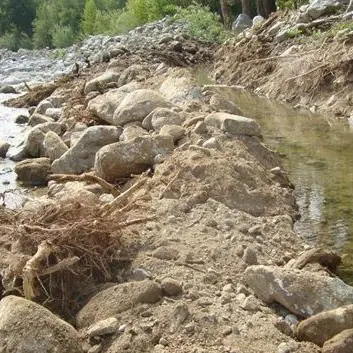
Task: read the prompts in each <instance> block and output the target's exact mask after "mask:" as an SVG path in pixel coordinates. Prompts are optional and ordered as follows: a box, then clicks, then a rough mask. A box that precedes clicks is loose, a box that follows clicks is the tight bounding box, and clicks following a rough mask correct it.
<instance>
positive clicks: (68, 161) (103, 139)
mask: <svg viewBox="0 0 353 353" xmlns="http://www.w3.org/2000/svg"><path fill="white" fill-rule="evenodd" d="M120 135H121V129H119V128H116V127H114V126H91V127H89V128H88V129H86V130H85V131H84V133H83V134H82V136H81V137H80V139H79V140H78V141H77V142H76V143H75V144H74V146H73V147H71V148H70V149H69V150H68V151H67V152H66V153H64V154H63V155H62V156H61V157H60V158H59V159H57V160H55V161H54V162H53V166H52V170H53V173H56V174H81V173H83V172H85V171H88V170H89V169H91V168H92V167H93V166H94V160H95V156H96V153H97V151H98V150H99V149H100V148H102V147H103V146H105V145H110V144H112V143H114V142H117V141H119V137H120Z"/></svg>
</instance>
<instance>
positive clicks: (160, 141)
mask: <svg viewBox="0 0 353 353" xmlns="http://www.w3.org/2000/svg"><path fill="white" fill-rule="evenodd" d="M173 147H174V145H173V140H172V138H171V137H166V136H155V137H152V136H141V137H137V138H135V139H133V140H131V141H127V142H119V143H114V144H112V145H109V146H105V147H103V148H101V149H100V150H99V151H98V153H97V155H96V160H95V163H94V169H95V171H96V172H97V174H98V175H99V176H101V177H102V178H103V179H105V180H108V181H115V180H116V179H118V178H126V177H130V176H131V174H140V173H142V172H144V171H145V170H147V169H148V168H149V167H151V166H152V165H153V161H154V158H155V157H156V156H157V155H158V154H160V155H166V154H168V153H170V152H171V151H172V150H173Z"/></svg>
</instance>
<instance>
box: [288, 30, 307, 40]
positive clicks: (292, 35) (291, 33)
mask: <svg viewBox="0 0 353 353" xmlns="http://www.w3.org/2000/svg"><path fill="white" fill-rule="evenodd" d="M286 34H287V37H288V38H295V37H299V36H301V35H302V34H303V31H301V30H300V29H298V28H290V29H288V31H287V32H286Z"/></svg>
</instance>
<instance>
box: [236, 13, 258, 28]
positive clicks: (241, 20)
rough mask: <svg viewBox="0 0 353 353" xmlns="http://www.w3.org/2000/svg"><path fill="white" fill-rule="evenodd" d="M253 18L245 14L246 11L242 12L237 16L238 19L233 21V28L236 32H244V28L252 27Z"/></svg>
mask: <svg viewBox="0 0 353 353" xmlns="http://www.w3.org/2000/svg"><path fill="white" fill-rule="evenodd" d="M252 24H253V23H252V20H251V18H250V17H249V16H248V15H246V14H244V13H241V14H240V15H239V16H238V17H237V18H236V20H235V21H234V22H233V24H232V30H233V31H234V32H238V33H239V32H242V31H244V29H247V28H250V27H251V26H252Z"/></svg>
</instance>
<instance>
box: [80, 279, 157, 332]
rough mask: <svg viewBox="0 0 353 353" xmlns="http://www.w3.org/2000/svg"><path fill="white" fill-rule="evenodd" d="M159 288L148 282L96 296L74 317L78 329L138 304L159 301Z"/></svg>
mask: <svg viewBox="0 0 353 353" xmlns="http://www.w3.org/2000/svg"><path fill="white" fill-rule="evenodd" d="M161 296H162V290H161V288H160V287H159V286H158V285H157V284H156V283H154V282H153V281H150V280H145V281H138V282H129V283H123V284H119V285H117V286H114V287H110V288H108V289H105V290H103V291H102V292H100V293H98V294H96V295H95V296H94V297H93V298H91V299H90V300H89V302H88V303H87V304H86V305H85V306H84V307H83V308H82V309H81V310H80V312H79V313H78V314H77V317H76V323H77V327H78V328H83V327H87V326H90V325H92V324H94V323H96V322H98V321H101V320H105V319H108V318H110V317H114V316H116V315H118V314H119V313H122V312H124V311H127V310H129V309H131V308H132V307H133V306H136V305H137V304H140V303H147V304H153V303H156V302H158V301H159V300H160V299H161Z"/></svg>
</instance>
